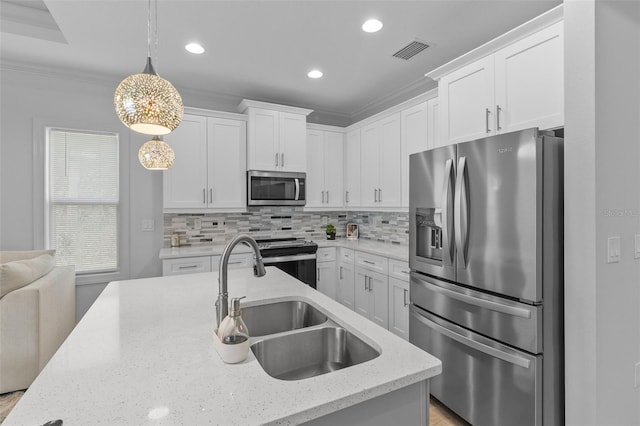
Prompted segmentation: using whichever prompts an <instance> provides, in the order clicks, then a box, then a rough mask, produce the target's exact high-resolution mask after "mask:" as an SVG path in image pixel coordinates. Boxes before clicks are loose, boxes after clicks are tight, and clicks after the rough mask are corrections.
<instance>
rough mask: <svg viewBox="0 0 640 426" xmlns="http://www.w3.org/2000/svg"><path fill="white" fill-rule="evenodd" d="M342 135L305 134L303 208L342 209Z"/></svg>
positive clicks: (313, 130)
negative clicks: (304, 205) (305, 160)
mask: <svg viewBox="0 0 640 426" xmlns="http://www.w3.org/2000/svg"><path fill="white" fill-rule="evenodd" d="M342 183H343V134H342V133H341V132H332V131H324V130H316V129H309V130H308V131H307V189H306V196H307V204H306V207H342Z"/></svg>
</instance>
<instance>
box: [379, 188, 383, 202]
mask: <svg viewBox="0 0 640 426" xmlns="http://www.w3.org/2000/svg"><path fill="white" fill-rule="evenodd" d="M378 202H380V203H381V202H382V188H378Z"/></svg>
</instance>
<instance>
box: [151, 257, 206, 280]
mask: <svg viewBox="0 0 640 426" xmlns="http://www.w3.org/2000/svg"><path fill="white" fill-rule="evenodd" d="M198 272H211V256H199V257H182V258H179V259H166V260H163V261H162V276H168V275H183V274H195V273H198Z"/></svg>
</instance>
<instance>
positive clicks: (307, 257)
mask: <svg viewBox="0 0 640 426" xmlns="http://www.w3.org/2000/svg"><path fill="white" fill-rule="evenodd" d="M315 258H316V255H315V254H293V255H290V256H274V257H264V256H263V257H262V263H264V264H265V265H273V264H274V263H282V262H291V261H296V260H311V259H315Z"/></svg>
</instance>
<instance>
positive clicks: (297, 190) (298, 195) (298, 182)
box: [282, 154, 300, 201]
mask: <svg viewBox="0 0 640 426" xmlns="http://www.w3.org/2000/svg"><path fill="white" fill-rule="evenodd" d="M282 161H283V162H284V154H282ZM294 180H295V182H296V195H295V198H294V200H296V201H298V200H299V199H300V179H298V178H295V179H294Z"/></svg>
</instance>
